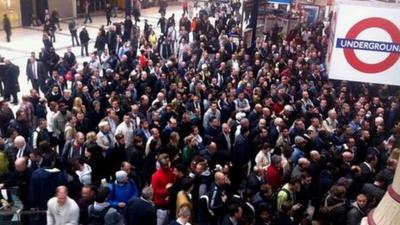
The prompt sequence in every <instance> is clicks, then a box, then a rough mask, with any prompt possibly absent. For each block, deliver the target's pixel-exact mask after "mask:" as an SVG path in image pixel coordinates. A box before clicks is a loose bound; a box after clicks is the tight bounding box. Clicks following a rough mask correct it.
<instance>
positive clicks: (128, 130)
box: [115, 122, 133, 147]
mask: <svg viewBox="0 0 400 225" xmlns="http://www.w3.org/2000/svg"><path fill="white" fill-rule="evenodd" d="M115 134H116V135H117V134H123V135H124V139H125V146H127V147H129V146H130V145H132V141H133V124H132V123H130V124H129V126H128V125H127V124H126V123H125V122H122V123H120V124H119V125H118V127H117V129H116V130H115Z"/></svg>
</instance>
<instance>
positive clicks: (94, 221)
mask: <svg viewBox="0 0 400 225" xmlns="http://www.w3.org/2000/svg"><path fill="white" fill-rule="evenodd" d="M110 208H111V206H107V207H105V208H104V209H103V210H101V211H97V210H95V209H94V206H93V205H91V206H89V223H88V225H104V217H105V215H106V214H107V212H108V210H109V209H110Z"/></svg>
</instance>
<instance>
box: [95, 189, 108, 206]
mask: <svg viewBox="0 0 400 225" xmlns="http://www.w3.org/2000/svg"><path fill="white" fill-rule="evenodd" d="M109 192H110V190H109V189H108V187H99V189H97V193H96V198H95V201H96V202H98V203H103V202H105V201H106V199H107V196H108V193H109Z"/></svg>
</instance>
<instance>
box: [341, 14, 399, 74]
mask: <svg viewBox="0 0 400 225" xmlns="http://www.w3.org/2000/svg"><path fill="white" fill-rule="evenodd" d="M374 27H375V28H380V29H382V30H385V31H386V32H388V34H389V35H390V37H391V38H392V42H393V43H395V44H399V43H400V31H399V29H398V28H397V26H396V25H395V24H394V23H392V22H391V21H389V20H387V19H383V18H379V17H371V18H367V19H364V20H361V21H360V22H358V23H356V24H355V25H354V26H353V27H352V28H350V30H349V32H347V34H346V39H350V40H355V39H356V38H357V36H358V35H359V34H360V33H361V32H362V31H364V30H366V29H368V28H374ZM343 52H344V56H345V57H346V60H347V61H348V62H349V63H350V65H351V66H352V67H353V68H354V69H356V70H358V71H360V72H364V73H380V72H383V71H385V70H387V69H389V68H390V67H391V66H393V65H394V64H395V63H396V62H397V60H398V59H399V57H400V54H398V53H394V52H391V53H390V54H389V55H388V56H387V57H386V58H385V59H384V60H383V61H381V62H378V63H365V62H362V61H361V60H360V59H358V57H357V56H356V53H355V52H354V49H350V48H345V49H344V50H343Z"/></svg>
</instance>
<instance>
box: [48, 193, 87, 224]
mask: <svg viewBox="0 0 400 225" xmlns="http://www.w3.org/2000/svg"><path fill="white" fill-rule="evenodd" d="M78 221H79V207H78V204H76V202H75V201H74V200H72V199H71V198H69V197H67V199H66V201H65V203H64V205H62V206H61V205H59V204H58V202H57V198H56V197H53V198H51V199H50V200H49V201H48V202H47V225H78Z"/></svg>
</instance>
